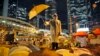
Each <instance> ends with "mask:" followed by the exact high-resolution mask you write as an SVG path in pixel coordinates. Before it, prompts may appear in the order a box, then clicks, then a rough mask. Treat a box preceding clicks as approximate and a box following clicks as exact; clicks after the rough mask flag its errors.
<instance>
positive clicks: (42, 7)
mask: <svg viewBox="0 0 100 56" xmlns="http://www.w3.org/2000/svg"><path fill="white" fill-rule="evenodd" d="M48 7H49V6H48V5H45V4H40V5H37V6H35V7H33V8H32V9H31V10H30V12H29V14H28V16H29V19H32V18H33V17H35V16H36V15H38V14H39V13H41V12H42V11H43V10H45V9H47V8H48Z"/></svg>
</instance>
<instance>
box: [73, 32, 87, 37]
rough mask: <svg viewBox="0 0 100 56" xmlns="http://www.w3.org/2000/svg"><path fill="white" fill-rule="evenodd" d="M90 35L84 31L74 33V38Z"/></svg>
mask: <svg viewBox="0 0 100 56" xmlns="http://www.w3.org/2000/svg"><path fill="white" fill-rule="evenodd" d="M87 35H88V34H87V33H86V32H84V31H80V32H76V33H74V36H87Z"/></svg>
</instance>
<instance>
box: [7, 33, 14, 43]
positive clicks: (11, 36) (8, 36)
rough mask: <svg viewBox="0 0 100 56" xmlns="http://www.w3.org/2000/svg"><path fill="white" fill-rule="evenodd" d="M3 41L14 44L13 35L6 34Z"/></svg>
mask: <svg viewBox="0 0 100 56" xmlns="http://www.w3.org/2000/svg"><path fill="white" fill-rule="evenodd" d="M5 41H8V44H13V43H14V33H11V34H10V33H8V34H7V35H6V39H5Z"/></svg>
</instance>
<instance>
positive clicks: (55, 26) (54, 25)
mask: <svg viewBox="0 0 100 56" xmlns="http://www.w3.org/2000/svg"><path fill="white" fill-rule="evenodd" d="M52 18H53V19H51V20H50V21H49V22H48V23H47V24H46V23H45V25H50V31H51V36H52V49H58V37H59V36H60V35H61V32H62V28H61V21H60V20H59V19H58V16H57V14H56V13H54V14H53V15H52Z"/></svg>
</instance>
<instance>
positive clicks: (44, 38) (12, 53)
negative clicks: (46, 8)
mask: <svg viewBox="0 0 100 56" xmlns="http://www.w3.org/2000/svg"><path fill="white" fill-rule="evenodd" d="M52 17H53V19H51V20H50V21H49V22H48V24H45V25H46V26H47V25H50V32H51V33H50V34H48V32H47V33H45V32H43V31H40V32H38V33H35V34H34V36H29V37H24V36H23V37H22V38H19V37H18V36H17V32H16V31H15V30H14V29H13V30H11V31H8V30H5V29H1V31H0V49H2V48H3V47H6V48H8V49H9V51H8V53H7V52H6V54H8V55H9V56H18V55H19V56H20V54H18V53H21V55H24V56H28V55H29V56H32V55H33V56H35V55H36V54H35V53H36V52H37V53H43V54H41V55H40V56H50V53H52V55H51V56H61V55H58V54H56V53H55V52H53V51H56V50H58V49H68V50H70V51H69V52H71V53H74V50H73V49H72V47H78V48H80V47H81V48H88V47H89V46H91V45H95V44H100V41H99V40H100V35H98V36H95V35H93V34H88V35H87V36H73V34H72V35H68V36H64V35H62V34H61V32H62V29H61V22H60V20H58V16H57V14H54V15H52ZM16 36H17V37H16ZM92 37H93V38H92ZM93 39H96V41H95V43H94V42H93V41H94V40H93ZM98 39H99V40H98ZM92 42H93V43H92ZM6 45H7V46H6ZM6 48H4V49H6ZM8 49H6V51H7V50H8ZM2 50H3V49H2ZM44 50H45V51H44ZM0 51H1V50H0ZM19 51H20V52H19ZM46 51H49V52H50V53H49V54H48V52H46ZM3 52H4V51H3ZM16 53H17V54H18V55H16ZM25 53H26V54H25ZM53 53H55V54H53ZM0 54H1V53H0ZM2 54H3V53H2ZM34 54H35V55H34ZM1 56H4V54H3V55H1ZM37 56H38V54H37Z"/></svg>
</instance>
